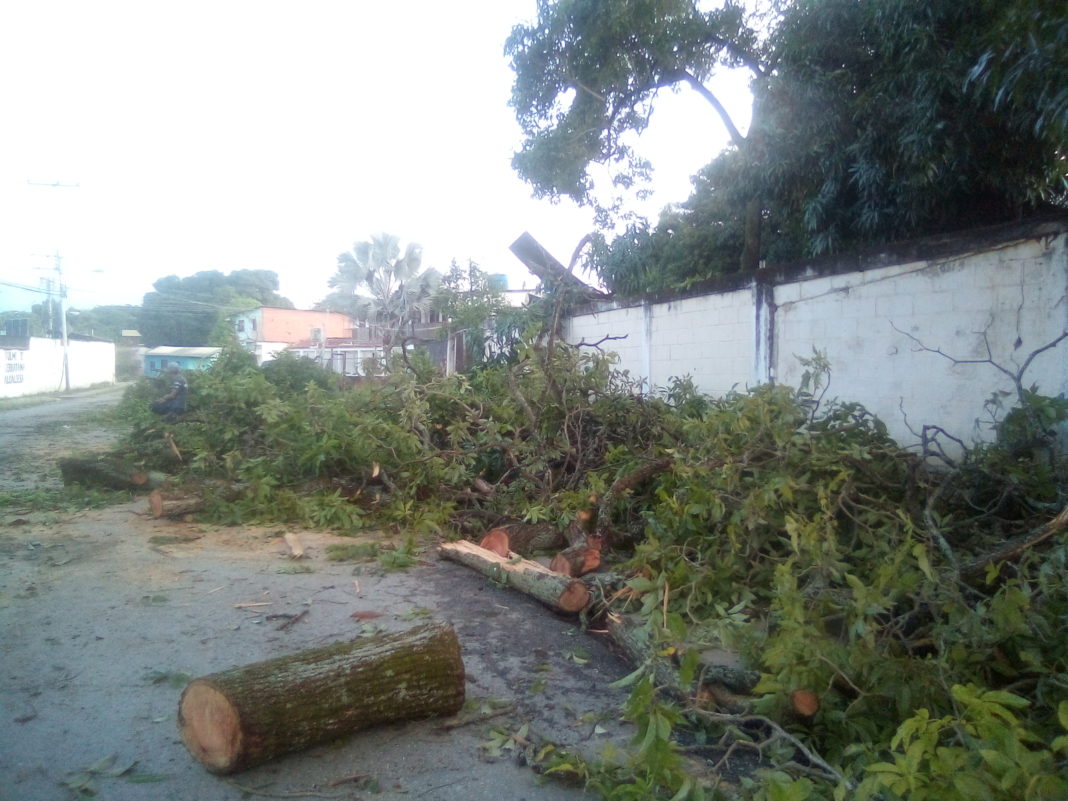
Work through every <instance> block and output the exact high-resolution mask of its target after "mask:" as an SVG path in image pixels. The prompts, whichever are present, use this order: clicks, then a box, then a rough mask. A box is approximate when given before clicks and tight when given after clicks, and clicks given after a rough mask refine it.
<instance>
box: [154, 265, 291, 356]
mask: <svg viewBox="0 0 1068 801" xmlns="http://www.w3.org/2000/svg"><path fill="white" fill-rule="evenodd" d="M152 286H153V287H154V288H155V291H154V292H149V293H147V294H146V295H145V297H144V300H143V301H142V307H141V320H140V324H139V328H140V331H141V336H142V339H143V340H144V343H145V344H146V345H148V346H149V347H155V346H157V345H178V346H189V347H196V346H200V345H223V344H226V343H227V342H228V341H229V338H230V336H231V333H230V326H229V317H230V316H231V315H233V314H236V313H237V312H239V311H243V310H246V309H251V308H255V307H256V306H274V307H278V308H283V309H292V308H293V303H292V302H291V301H289V300H288V299H287V298H284V297H282V296H281V295H279V294H278V293H277V290H278V275H277V273H275V272H273V271H271V270H234V271H233V272H231V273H230V274H229V275H223V274H222V273H220V272H219V271H218V270H206V271H202V272H199V273H196V274H195V275H191V276H188V277H187V278H179V277H178V276H176V275H169V276H166V277H165V278H160V279H159V280H158V281H156V282H155V283H154V284H153V285H152Z"/></svg>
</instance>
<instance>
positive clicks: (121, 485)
mask: <svg viewBox="0 0 1068 801" xmlns="http://www.w3.org/2000/svg"><path fill="white" fill-rule="evenodd" d="M58 464H59V472H60V474H61V475H62V476H63V483H64V484H65V485H70V484H81V485H83V486H86V487H104V488H106V489H115V490H148V489H151V488H152V487H155V486H158V485H159V484H160V483H161V481H162V476H161V475H160V474H159V473H147V472H145V471H144V470H141V469H140V468H137V467H131V466H130V465H128V464H126V463H125V462H122V461H120V460H118V459H115V458H114V457H111V456H98V455H90V456H67V457H64V458H62V459H60V460H59V461H58Z"/></svg>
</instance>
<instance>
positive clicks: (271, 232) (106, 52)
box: [0, 0, 746, 309]
mask: <svg viewBox="0 0 1068 801" xmlns="http://www.w3.org/2000/svg"><path fill="white" fill-rule="evenodd" d="M534 14H535V2H534V0H457V1H456V2H451V3H446V2H441V0H392V1H390V0H385V1H384V2H378V1H377V0H376V1H375V2H371V1H370V0H344V1H342V0H304V1H303V2H296V0H290V1H287V2H282V1H281V0H209V1H205V0H181V2H175V1H174V0H92V1H91V2H89V1H87V0H5V1H4V2H3V3H2V4H0V75H2V78H0V110H2V115H3V117H2V118H3V120H4V124H3V128H2V130H0V143H2V144H0V281H3V282H7V283H20V284H24V285H30V286H39V284H40V280H41V278H42V277H46V276H48V275H49V269H50V268H51V267H52V265H53V263H54V262H53V259H51V258H49V257H48V254H51V253H54V252H56V251H59V252H60V253H61V254H62V268H63V275H64V278H65V280H66V281H67V283H68V285H69V287H70V303H71V305H72V306H74V307H81V308H87V307H90V306H93V305H98V304H104V303H133V304H138V303H140V302H141V297H142V296H143V294H144V293H145V292H147V291H150V290H151V285H152V283H153V282H154V281H155V280H156V279H158V278H160V277H163V276H166V275H171V274H174V275H179V276H186V275H191V274H193V273H195V272H198V271H200V270H220V271H222V272H224V273H226V272H230V271H231V270H237V269H268V270H274V271H275V272H277V273H278V275H279V278H280V284H281V287H280V291H281V293H282V294H283V295H285V296H287V297H289V298H290V299H291V300H293V301H294V302H295V303H296V304H297V305H298V306H307V305H310V304H311V303H313V302H315V301H316V300H318V299H320V298H321V297H322V296H323V295H324V294H326V292H327V280H328V279H329V277H330V276H331V275H332V274H333V272H334V268H335V266H336V258H337V254H338V253H340V252H341V251H343V250H346V249H347V248H349V247H351V245H352V243H353V242H355V241H357V240H361V239H366V238H368V237H370V236H371V235H372V234H374V233H377V232H381V231H385V232H389V233H393V234H396V235H398V236H400V237H401V238H402V239H403V240H404V241H415V242H419V243H421V244H422V245H423V247H424V264H425V265H426V266H435V267H439V268H443V269H444V268H446V267H447V266H448V263H449V261H450V260H451V259H453V258H456V259H457V260H459V261H461V262H464V261H466V260H467V259H468V258H473V259H474V260H475V261H476V262H478V263H479V264H480V265H481V266H482V267H483V269H486V270H487V271H489V272H503V273H506V274H508V275H509V278H510V281H511V284H512V286H517V285H519V284H520V283H521V282H522V281H523V280H524V278H525V277H526V276H525V271H524V270H523V268H522V267H521V266H520V265H519V264H518V262H517V261H516V260H515V258H514V257H513V256H512V255H511V254H510V252H509V251H508V246H509V244H511V242H513V241H514V240H515V238H516V237H517V236H519V235H520V234H521V233H522V232H523V231H524V230H529V231H530V233H531V234H533V235H534V237H535V238H536V239H538V240H539V241H541V242H542V243H543V244H544V245H545V246H546V247H547V248H548V249H549V250H550V251H551V252H553V253H554V254H556V255H557V257H558V258H560V259H561V260H563V261H566V260H567V259H568V258H569V256H570V252H571V250H572V249H573V247H574V246H575V244H576V243H577V241H578V240H579V238H580V237H581V236H582V235H583V234H584V233H586V232H587V231H588V230H590V228H591V220H590V215H589V213H588V212H586V211H583V210H579V209H575V208H573V207H570V206H567V205H552V204H550V203H548V202H547V201H535V200H533V199H531V197H530V190H529V188H528V187H527V186H526V185H525V184H523V183H522V182H521V181H520V180H519V179H518V178H517V177H516V176H515V174H514V173H513V172H512V170H511V166H510V159H511V156H512V153H513V151H514V150H515V149H516V147H517V146H518V144H519V142H520V134H519V130H518V126H517V125H516V123H515V120H514V116H513V112H512V110H511V109H510V108H509V107H508V105H507V101H508V96H509V91H510V87H511V82H512V73H511V70H510V67H509V64H508V62H507V60H506V59H505V57H504V56H503V52H502V51H503V45H504V41H505V39H506V38H507V36H508V33H509V31H510V30H511V28H512V26H513V25H515V24H517V23H519V22H528V21H530V20H532V19H533V17H534ZM736 83H737V85H744V84H742V83H741V81H738V82H736ZM737 96H738V97H737V100H736V101H735V102H736V109H737V113H738V114H739V115H740V116H743V117H744V115H745V106H746V99H745V97H744V92H742V91H739V92H737ZM664 100H665V102H662V103H661V104H660V106H659V107H658V111H657V114H656V116H655V117H654V124H653V126H652V127H651V128H650V129H649V131H648V132H647V133H646V134H645V135H644V136H643V137H642V138H641V140H640V141H639V149H640V151H641V152H642V153H643V155H646V156H648V157H649V158H651V159H652V161H653V163H654V167H655V168H656V178H655V183H654V187H655V189H656V195H655V196H654V199H653V201H652V203H651V204H650V205H649V206H648V208H647V211H648V212H649V213H655V210H656V209H658V208H660V207H661V206H663V205H664V204H665V203H668V202H676V201H680V200H683V199H685V197H686V196H687V194H688V192H689V183H688V180H687V178H688V176H689V175H690V174H691V173H693V172H694V171H695V170H696V169H697V168H698V167H700V166H701V165H702V164H704V163H707V162H708V161H709V160H710V159H711V158H712V157H713V156H714V155H715V154H716V153H717V152H718V151H719V150H720V149H721V148H722V147H723V145H724V144H725V141H726V137H725V135H724V134H723V132H722V129H721V127H720V126H719V124H718V122H717V120H716V118H715V116H714V114H713V112H712V111H711V109H709V108H707V107H706V106H705V105H704V104H703V101H701V100H700V99H699V98H697V97H696V96H694V95H692V94H691V93H688V92H687V93H682V94H680V95H678V96H668V97H666V98H665V99H664ZM53 183H60V184H76V185H77V186H76V187H65V186H57V187H51V186H40V185H38V184H53ZM527 282H528V284H529V283H530V280H529V278H527ZM16 295H18V293H16V292H14V291H13V290H12V289H11V288H10V287H5V286H0V309H2V308H10V307H12V306H13V305H14V303H15V300H14V298H15V296H16ZM36 299H39V298H36Z"/></svg>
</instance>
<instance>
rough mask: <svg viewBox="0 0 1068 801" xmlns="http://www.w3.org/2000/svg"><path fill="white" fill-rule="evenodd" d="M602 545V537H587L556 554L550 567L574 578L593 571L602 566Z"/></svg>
mask: <svg viewBox="0 0 1068 801" xmlns="http://www.w3.org/2000/svg"><path fill="white" fill-rule="evenodd" d="M601 545H602V540H601V538H600V537H594V536H590V537H587V538H586V540H585V542H580V543H578V544H576V545H572V546H571V547H570V548H565V549H564V550H562V551H560V553H558V554H557V555H556V556H554V557H553V560H552V562H550V563H549V569H550V570H553V571H555V572H557V573H562V574H563V575H565V576H571V577H573V578H578V577H579V576H585V575H586V574H587V573H592V572H593V571H594V570H596V569H597V568H599V567H600V566H601Z"/></svg>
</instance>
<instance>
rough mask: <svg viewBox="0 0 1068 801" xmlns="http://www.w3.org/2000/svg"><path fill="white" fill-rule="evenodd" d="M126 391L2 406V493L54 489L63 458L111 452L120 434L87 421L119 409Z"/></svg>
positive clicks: (34, 399) (108, 390) (93, 391)
mask: <svg viewBox="0 0 1068 801" xmlns="http://www.w3.org/2000/svg"><path fill="white" fill-rule="evenodd" d="M127 386H128V385H127V384H115V385H113V386H109V387H103V388H97V389H87V390H79V391H75V392H67V393H63V394H60V395H38V396H33V397H30V398H17V399H10V400H4V401H0V492H4V491H7V492H12V491H18V490H35V489H55V488H57V487H58V486H59V484H60V477H59V468H58V467H57V466H56V460H57V459H58V458H60V457H61V456H66V455H69V454H71V453H76V452H79V451H92V450H99V449H104V448H107V447H108V445H110V444H111V443H112V442H114V440H115V439H116V437H117V436H118V434H119V432H118V431H116V430H114V429H110V428H108V427H106V426H103V425H101V424H100V423H99V422H94V421H92V420H85V419H84V416H85V415H86V413H88V412H93V411H98V410H103V409H107V408H110V407H112V406H115V405H116V404H118V403H119V401H121V400H122V395H123V392H125V391H126V387H127ZM23 404H26V405H23ZM5 406H7V407H8V408H5Z"/></svg>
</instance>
